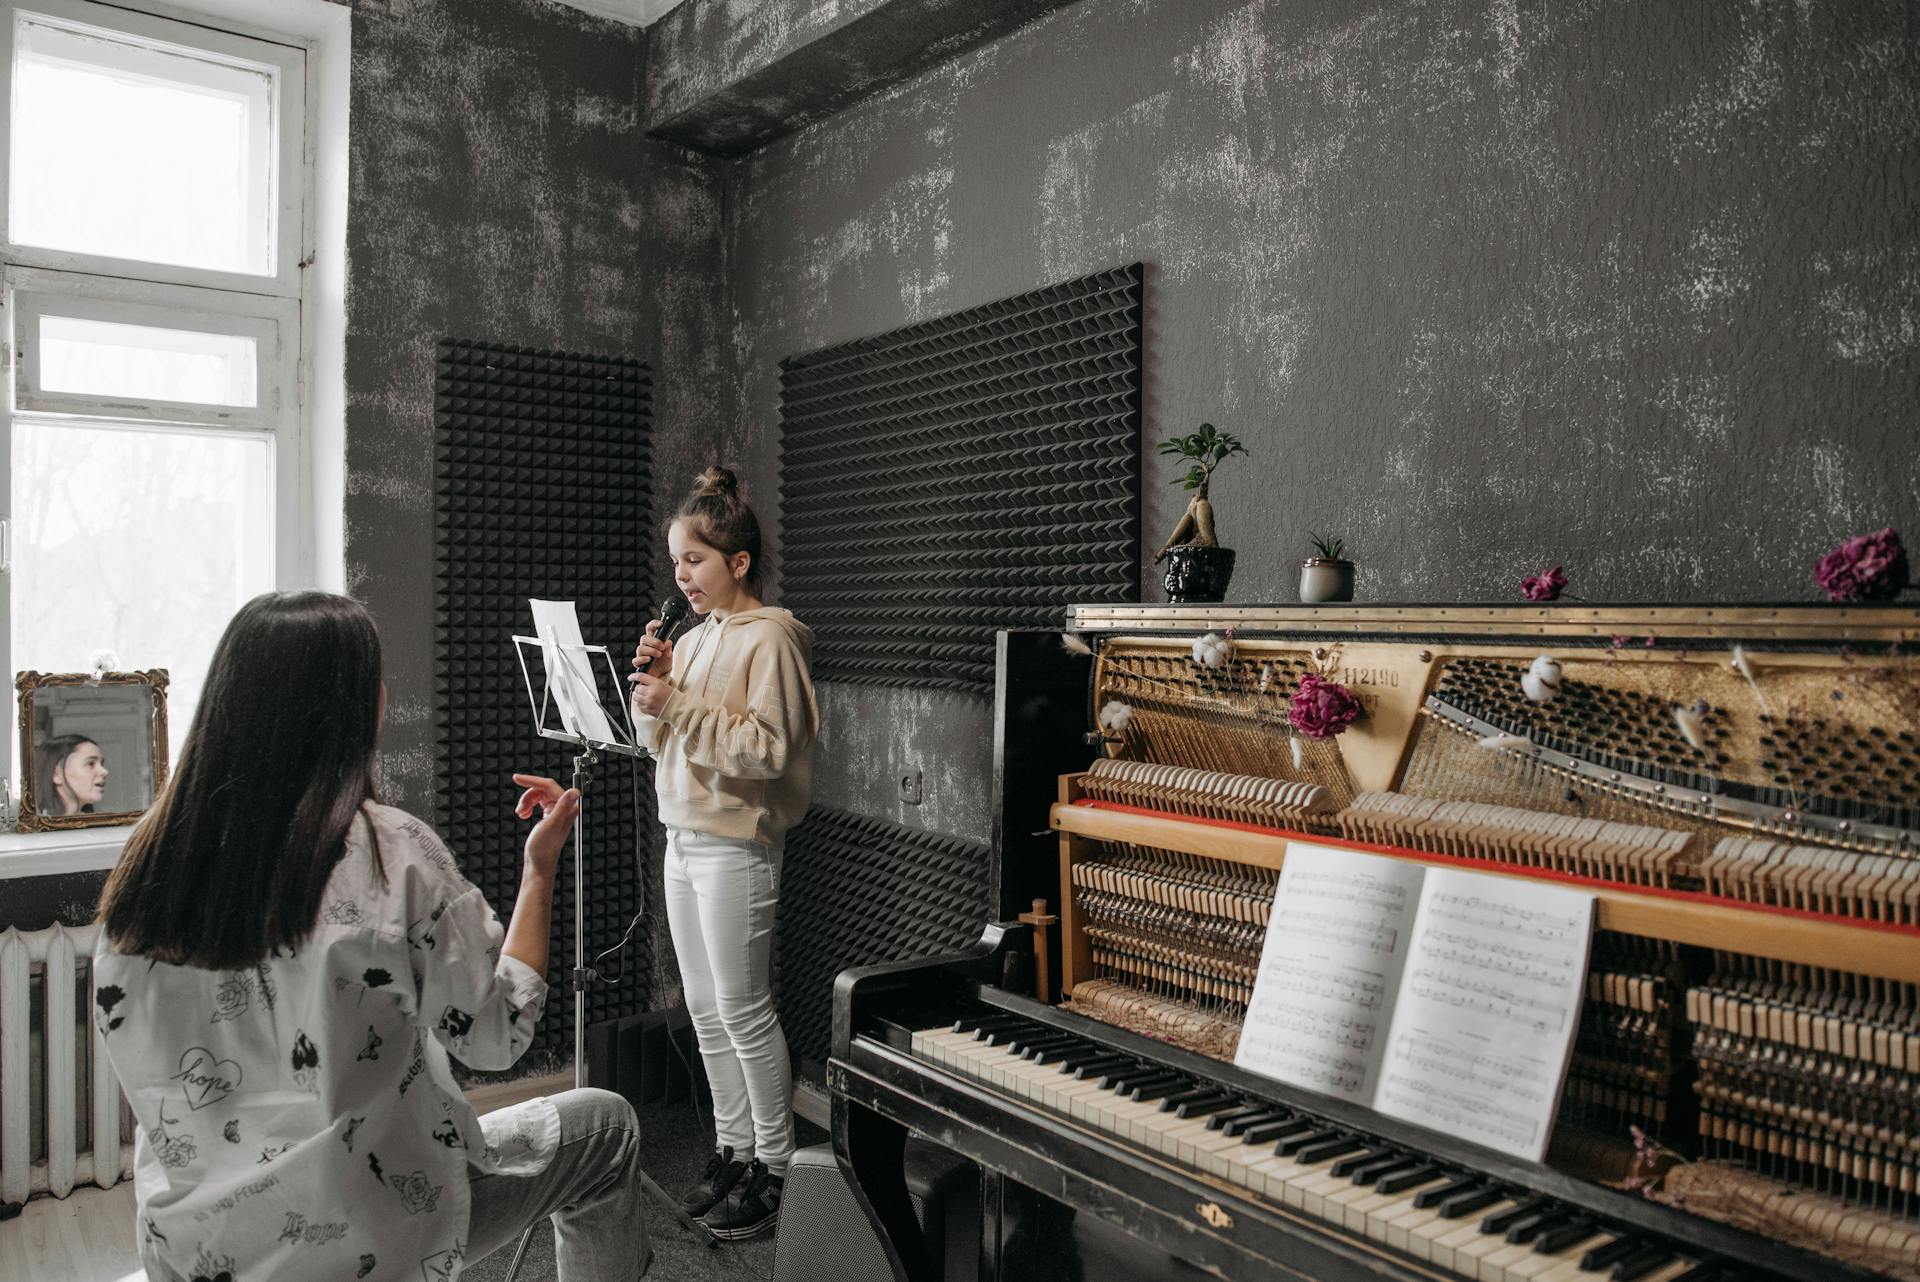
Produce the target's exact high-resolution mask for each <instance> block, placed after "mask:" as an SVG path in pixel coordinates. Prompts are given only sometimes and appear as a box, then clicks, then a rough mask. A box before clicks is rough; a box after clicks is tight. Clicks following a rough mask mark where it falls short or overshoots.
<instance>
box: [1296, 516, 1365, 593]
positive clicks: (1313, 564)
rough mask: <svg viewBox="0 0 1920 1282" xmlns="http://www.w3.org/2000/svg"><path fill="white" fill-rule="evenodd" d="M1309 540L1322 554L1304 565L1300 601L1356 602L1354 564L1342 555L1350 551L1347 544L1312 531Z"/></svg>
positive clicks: (1301, 569)
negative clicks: (1354, 600)
mask: <svg viewBox="0 0 1920 1282" xmlns="http://www.w3.org/2000/svg"><path fill="white" fill-rule="evenodd" d="M1307 539H1308V540H1309V541H1310V542H1311V543H1312V544H1313V550H1314V551H1315V552H1316V553H1317V554H1318V555H1316V556H1310V557H1308V558H1307V559H1306V560H1305V561H1302V562H1301V563H1300V599H1301V600H1302V601H1306V602H1309V603H1316V604H1317V603H1318V602H1321V601H1351V600H1353V562H1351V561H1349V560H1347V559H1346V558H1345V557H1343V556H1341V555H1340V554H1341V553H1342V552H1344V551H1345V550H1346V546H1347V545H1346V541H1345V540H1344V539H1335V538H1324V539H1323V538H1321V537H1320V536H1319V535H1317V534H1314V533H1313V532H1312V531H1308V533H1307Z"/></svg>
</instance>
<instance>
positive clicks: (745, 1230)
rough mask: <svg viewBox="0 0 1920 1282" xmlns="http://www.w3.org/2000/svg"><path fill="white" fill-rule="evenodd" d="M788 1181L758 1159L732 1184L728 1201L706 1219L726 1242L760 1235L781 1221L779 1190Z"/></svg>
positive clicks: (710, 1212)
mask: <svg viewBox="0 0 1920 1282" xmlns="http://www.w3.org/2000/svg"><path fill="white" fill-rule="evenodd" d="M786 1183H787V1182H786V1180H785V1179H784V1178H783V1177H781V1176H778V1175H775V1174H774V1173H773V1172H771V1171H769V1170H768V1169H767V1168H766V1167H764V1166H762V1165H761V1164H760V1163H759V1161H758V1160H756V1161H755V1162H754V1163H753V1164H752V1165H751V1166H749V1167H748V1168H747V1175H746V1178H745V1179H743V1180H741V1181H740V1182H739V1183H737V1184H735V1185H734V1186H733V1190H732V1191H731V1192H730V1193H728V1194H727V1196H726V1200H725V1201H723V1202H721V1203H720V1204H719V1205H718V1206H716V1207H714V1208H713V1209H712V1210H711V1211H708V1212H707V1214H706V1218H705V1220H704V1221H703V1222H704V1223H705V1224H706V1226H707V1228H709V1229H710V1230H712V1232H713V1235H714V1236H715V1237H717V1238H719V1239H721V1240H722V1241H725V1242H740V1241H744V1240H745V1239H747V1238H750V1237H758V1236H760V1235H761V1234H762V1233H765V1232H767V1231H768V1230H769V1229H771V1228H772V1227H773V1226H774V1225H775V1224H776V1223H777V1222H778V1221H779V1219H780V1193H781V1190H782V1189H783V1188H785V1187H786Z"/></svg>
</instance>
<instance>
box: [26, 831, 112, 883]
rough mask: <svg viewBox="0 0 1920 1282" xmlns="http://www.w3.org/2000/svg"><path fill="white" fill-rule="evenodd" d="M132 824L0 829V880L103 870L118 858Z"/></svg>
mask: <svg viewBox="0 0 1920 1282" xmlns="http://www.w3.org/2000/svg"><path fill="white" fill-rule="evenodd" d="M132 831H133V825H132V824H125V825H122V826H120V827H116V828H70V829H67V830H65V831H62V832H0V881H7V880H10V879H12V878H15V877H53V876H58V875H60V874H62V873H72V872H104V871H106V870H107V869H109V868H111V867H113V865H114V864H115V863H116V862H118V860H119V858H120V847H121V846H123V845H125V844H126V841H127V834H128V833H130V832H132Z"/></svg>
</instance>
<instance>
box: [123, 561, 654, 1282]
mask: <svg viewBox="0 0 1920 1282" xmlns="http://www.w3.org/2000/svg"><path fill="white" fill-rule="evenodd" d="M385 709H386V688H385V686H384V685H382V683H381V679H380V640H379V636H378V634H377V633H376V632H375V631H374V627H373V621H372V620H371V619H369V618H368V617H367V614H366V612H365V611H364V610H362V609H361V608H360V607H359V606H357V605H355V604H354V603H353V602H351V601H349V600H346V599H345V598H343V597H337V596H330V595H327V594H325V593H319V592H298V593H278V594H269V595H267V596H261V597H256V598H254V599H253V600H252V601H250V602H248V603H247V604H246V605H245V606H244V607H242V609H241V610H240V612H239V614H238V615H236V616H235V617H234V619H233V621H232V622H231V623H230V624H229V625H228V626H227V630H226V633H225V635H224V636H222V637H221V639H220V644H219V648H218V649H217V650H216V651H215V653H214V657H213V665H212V669H211V671H210V672H209V673H208V675H207V683H206V688H205V691H204V693H203V694H202V695H201V698H200V706H199V708H198V710H197V711H196V712H195V714H194V719H193V725H192V727H191V729H190V730H189V732H188V735H187V741H186V745H185V748H184V750H183V752H182V753H181V760H180V766H179V769H178V771H177V772H176V773H175V774H174V776H173V778H172V779H171V780H170V781H169V782H168V784H167V787H166V788H165V790H164V791H163V792H162V794H161V796H160V797H159V799H158V800H157V801H156V803H155V804H154V806H153V808H152V809H151V810H150V811H149V812H148V813H147V815H146V817H145V818H144V819H143V820H142V821H141V823H140V825H139V826H138V827H137V828H136V829H135V830H134V832H133V834H132V836H131V837H129V839H128V841H127V846H126V851H125V853H124V855H123V856H122V858H121V860H120V863H119V865H118V866H117V867H116V868H115V869H114V871H113V874H112V876H111V877H110V878H109V879H108V881H107V885H106V889H105V891H104V892H103V894H102V897H101V902H100V918H101V921H102V923H103V925H104V928H105V929H104V931H103V933H102V937H101V943H100V947H99V950H98V952H97V954H96V956H95V959H94V966H95V972H94V973H95V977H96V979H95V1009H94V1020H95V1024H96V1027H97V1028H98V1029H99V1031H100V1033H101V1034H102V1036H103V1038H104V1040H105V1044H106V1048H107V1055H108V1058H109V1059H110V1060H111V1061H112V1063H113V1069H114V1071H115V1073H117V1074H118V1076H119V1078H120V1083H121V1086H122V1088H123V1089H124V1090H125V1091H126V1095H127V1099H128V1101H129V1102H130V1103H131V1104H132V1106H133V1110H134V1113H135V1114H136V1115H137V1116H138V1118H139V1127H140V1130H139V1136H138V1143H137V1145H136V1154H135V1193H136V1196H137V1198H138V1201H139V1223H138V1226H137V1228H136V1232H135V1236H136V1238H137V1240H138V1245H139V1250H140V1258H141V1262H142V1264H144V1265H145V1267H146V1270H147V1273H148V1275H149V1276H150V1277H153V1278H156V1279H187V1278H203V1277H204V1278H213V1277H223V1276H232V1277H234V1278H263V1279H264V1278H272V1279H275V1282H295V1280H296V1279H308V1278H312V1279H329V1280H332V1279H356V1278H357V1279H367V1278H395V1279H398V1278H405V1279H408V1280H409V1282H418V1280H419V1279H420V1278H422V1277H425V1278H428V1279H436V1278H452V1277H454V1276H457V1275H458V1273H459V1271H460V1268H461V1265H462V1262H463V1261H464V1260H468V1259H474V1258H477V1257H479V1256H481V1255H484V1254H486V1253H487V1252H489V1251H491V1250H493V1249H495V1248H496V1247H499V1246H501V1245H504V1244H505V1243H507V1242H510V1241H512V1240H513V1239H514V1238H515V1237H516V1236H518V1235H519V1233H520V1232H521V1230H522V1229H523V1228H524V1227H525V1226H526V1225H528V1224H531V1223H534V1222H536V1221H537V1220H539V1219H540V1218H542V1217H546V1216H551V1217H552V1219H553V1224H554V1238H555V1255H556V1258H557V1264H558V1273H559V1276H560V1277H561V1278H562V1279H567V1280H569V1282H572V1280H576V1279H620V1280H622V1282H624V1280H626V1279H631V1278H637V1277H639V1276H641V1275H642V1274H643V1273H644V1272H645V1271H646V1266H647V1263H648V1261H649V1259H650V1252H649V1250H648V1238H647V1228H646V1224H645V1222H644V1220H643V1219H642V1214H641V1212H642V1205H641V1203H642V1195H641V1184H640V1182H639V1180H638V1179H637V1172H638V1171H639V1141H638V1138H637V1134H636V1128H635V1122H634V1117H633V1111H632V1109H631V1108H630V1107H629V1106H628V1104H627V1102H626V1101H625V1100H623V1099H622V1098H620V1097H619V1096H618V1095H612V1094H609V1093H607V1092H605V1091H595V1090H577V1091H567V1092H565V1093H563V1094H560V1095H557V1096H553V1097H551V1098H547V1099H540V1100H534V1101H530V1102H529V1103H528V1104H526V1105H522V1106H520V1107H518V1108H516V1109H512V1110H506V1111H504V1112H502V1113H490V1114H488V1115H487V1116H486V1117H484V1118H481V1117H476V1116H475V1115H474V1112H473V1109H472V1108H471V1107H470V1106H469V1105H468V1104H467V1102H466V1099H465V1097H464V1096H463V1095H462V1094H461V1091H460V1088H459V1086H458V1085H457V1084H456V1083H455V1081H454V1079H453V1075H452V1072H451V1069H450V1066H449V1063H448V1056H449V1054H451V1055H452V1056H454V1057H456V1058H458V1059H459V1060H461V1062H463V1063H465V1064H467V1065H469V1066H470V1067H473V1068H477V1069H504V1068H507V1067H509V1066H511V1065H512V1064H513V1062H514V1061H515V1060H516V1059H518V1058H519V1056H520V1054H521V1052H522V1051H524V1050H525V1049H526V1047H527V1044H528V1042H529V1041H530V1040H531V1039H532V1037H533V1032H534V1026H535V1025H536V1024H537V1023H538V1022H539V1019H540V1012H541V1008H542V1005H543V1003H544V1002H545V1000H546V995H547V985H546V982H545V980H544V979H543V978H542V976H543V975H545V973H546V969H547V942H548V915H549V912H550V910H551V907H552V902H553V883H554V875H555V867H556V865H557V863H558V862H559V858H560V852H561V849H562V847H563V846H564V845H565V844H566V839H567V834H568V829H569V826H570V825H571V824H572V822H573V817H574V815H575V813H576V811H577V809H578V807H579V800H580V799H579V794H578V793H576V792H573V791H572V790H567V791H565V792H563V791H562V790H561V789H560V787H559V785H558V784H556V783H554V782H553V781H552V780H550V779H543V778H536V777H532V776H525V775H515V776H514V780H515V782H516V783H518V784H519V785H520V786H521V787H522V788H523V789H524V791H523V792H522V794H521V796H520V801H519V814H520V817H521V818H523V819H525V818H531V817H532V816H533V814H534V812H535V811H536V810H538V811H539V812H540V815H541V817H540V820H539V822H538V823H536V824H535V825H534V826H533V829H532V831H531V832H529V833H528V835H527V839H526V847H525V851H524V858H523V861H522V865H521V879H520V891H519V898H518V899H517V900H516V902H515V904H514V908H513V916H512V920H511V922H510V924H509V925H508V926H507V928H506V929H505V931H502V930H501V927H500V923H499V920H498V918H496V917H495V916H494V913H493V911H492V909H490V908H489V907H488V906H487V902H486V900H485V899H484V898H483V897H482V896H481V893H480V891H479V890H477V889H476V888H474V886H472V885H471V884H470V883H469V882H468V881H467V880H466V879H465V878H464V877H463V876H461V873H460V870H459V867H458V865H456V864H455V862H454V858H453V855H452V854H451V853H450V852H449V851H448V850H447V848H446V846H444V845H443V844H441V841H440V839H439V838H438V837H437V836H435V835H434V833H433V832H432V831H431V830H430V829H429V828H428V827H427V826H426V825H425V824H423V823H421V822H420V821H419V820H418V819H416V818H414V817H413V816H411V815H409V814H407V813H406V812H404V811H401V810H396V809H394V808H393V807H391V806H383V805H380V804H379V803H378V802H377V800H376V799H375V795H374V741H375V736H376V733H377V731H378V729H379V726H380V722H381V718H382V716H383V714H384V712H385Z"/></svg>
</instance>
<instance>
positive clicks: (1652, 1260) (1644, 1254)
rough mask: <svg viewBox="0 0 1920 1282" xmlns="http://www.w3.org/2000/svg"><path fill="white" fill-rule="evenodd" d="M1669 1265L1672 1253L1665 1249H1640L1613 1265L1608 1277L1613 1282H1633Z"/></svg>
mask: <svg viewBox="0 0 1920 1282" xmlns="http://www.w3.org/2000/svg"><path fill="white" fill-rule="evenodd" d="M1671 1263H1673V1252H1672V1251H1669V1250H1667V1249H1666V1248H1665V1247H1658V1246H1648V1247H1642V1248H1641V1249H1640V1250H1638V1251H1635V1252H1634V1253H1633V1254H1632V1255H1629V1256H1628V1257H1627V1258H1626V1259H1624V1260H1621V1261H1620V1262H1619V1263H1618V1264H1615V1265H1614V1266H1613V1272H1612V1273H1610V1274H1608V1276H1609V1277H1611V1278H1612V1279H1613V1282H1633V1279H1635V1278H1643V1277H1645V1276H1646V1275H1647V1274H1649V1273H1651V1272H1653V1271H1654V1270H1655V1269H1658V1268H1662V1267H1664V1266H1666V1265H1668V1264H1671Z"/></svg>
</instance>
